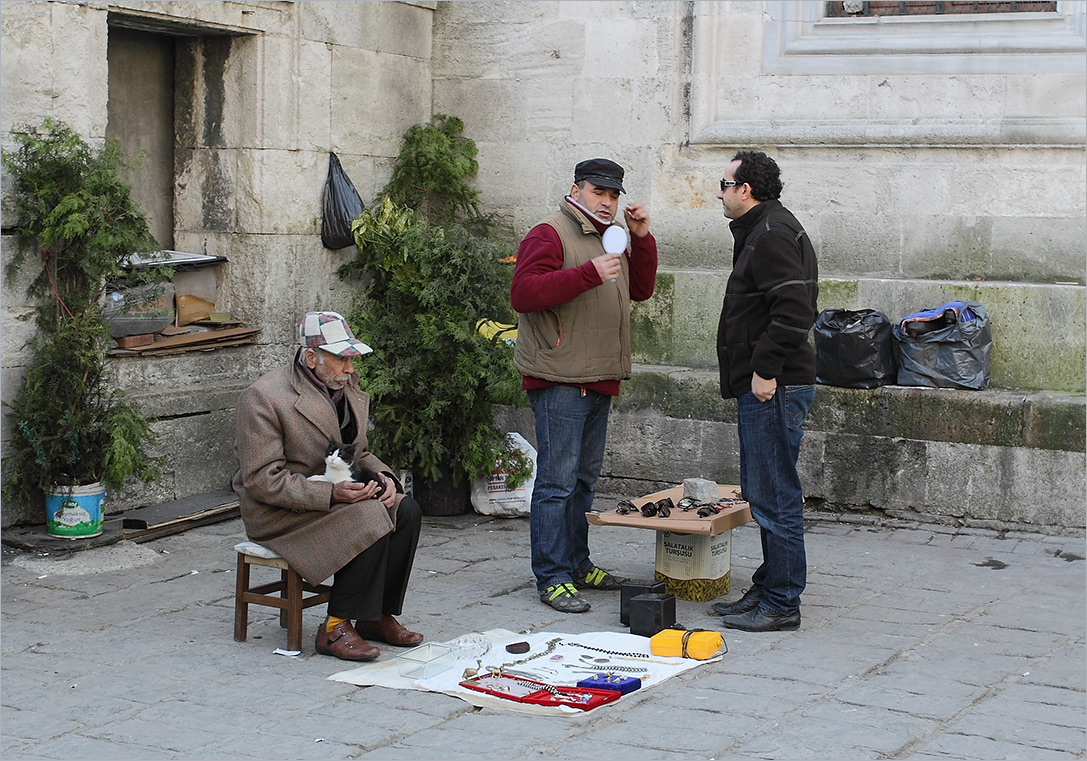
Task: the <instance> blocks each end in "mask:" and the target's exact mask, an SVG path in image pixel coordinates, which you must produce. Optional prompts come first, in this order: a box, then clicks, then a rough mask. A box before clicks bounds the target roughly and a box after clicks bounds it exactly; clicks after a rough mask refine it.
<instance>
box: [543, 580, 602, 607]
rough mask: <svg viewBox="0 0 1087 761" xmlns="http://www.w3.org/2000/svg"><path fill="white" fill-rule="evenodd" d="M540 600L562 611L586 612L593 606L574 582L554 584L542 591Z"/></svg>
mask: <svg viewBox="0 0 1087 761" xmlns="http://www.w3.org/2000/svg"><path fill="white" fill-rule="evenodd" d="M540 600H541V601H542V602H545V603H547V604H548V605H550V606H551V607H552V608H554V609H555V610H557V611H559V612H560V613H584V612H585V611H587V610H588V609H589V608H590V607H591V606H590V605H589V601H588V600H586V599H585V598H584V597H582V596H581V594H580V593H579V592H578V591H577V587H575V586H574V585H573V584H569V583H567V584H552V585H551V586H549V587H548V588H547V589H545V590H544V591H542V592H540Z"/></svg>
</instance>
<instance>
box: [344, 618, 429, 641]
mask: <svg viewBox="0 0 1087 761" xmlns="http://www.w3.org/2000/svg"><path fill="white" fill-rule="evenodd" d="M355 631H357V632H359V634H361V635H362V636H364V637H366V638H367V639H376V640H377V641H378V642H384V643H386V644H388V645H396V646H397V647H412V646H414V645H418V644H419V643H420V642H422V641H423V635H422V634H419V633H418V632H410V631H408V630H407V629H405V628H404V627H403V626H401V625H400V623H399V622H398V621H397V620H396V619H395V618H393V617H392V616H390V615H389V614H388V613H386V614H384V615H382V616H381V618H379V619H378V620H377V621H362V620H359V621H356V622H355Z"/></svg>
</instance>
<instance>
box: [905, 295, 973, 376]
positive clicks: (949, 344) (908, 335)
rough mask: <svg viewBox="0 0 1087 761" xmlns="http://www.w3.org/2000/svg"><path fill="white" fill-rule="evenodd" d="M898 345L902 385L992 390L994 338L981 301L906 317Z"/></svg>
mask: <svg viewBox="0 0 1087 761" xmlns="http://www.w3.org/2000/svg"><path fill="white" fill-rule="evenodd" d="M893 332H894V337H895V338H896V339H897V340H898V348H899V357H898V383H899V385H901V386H929V387H932V388H966V389H975V390H980V389H983V388H988V387H989V352H990V351H991V350H992V347H993V334H992V331H991V330H990V328H989V315H988V313H987V312H986V311H985V307H983V306H982V305H981V304H978V303H977V302H976V301H951V302H948V303H947V304H944V305H943V306H939V307H936V308H934V309H925V310H922V311H920V312H915V313H914V314H911V315H908V316H906V317H903V318H902V319H901V320H900V321H899V322H898V323H896V324H895V326H894V331H893Z"/></svg>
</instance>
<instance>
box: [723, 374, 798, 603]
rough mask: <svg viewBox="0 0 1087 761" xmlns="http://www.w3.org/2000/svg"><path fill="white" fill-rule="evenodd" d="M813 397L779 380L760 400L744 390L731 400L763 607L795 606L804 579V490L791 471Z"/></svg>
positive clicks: (755, 576)
mask: <svg viewBox="0 0 1087 761" xmlns="http://www.w3.org/2000/svg"><path fill="white" fill-rule="evenodd" d="M814 400H815V386H778V389H777V391H776V392H775V393H774V396H773V397H772V398H770V399H769V400H768V401H765V402H760V401H759V400H758V399H756V398H755V395H754V394H751V393H746V394H743V395H742V396H740V397H739V398H738V399H737V400H736V404H737V411H738V413H739V426H738V430H739V435H740V491H741V492H742V493H743V497H744V499H746V500H747V502H748V504H749V505H750V507H751V517H752V518H754V519H755V522H756V523H757V524H759V529H760V532H759V534H760V536H761V540H762V564H761V565H760V566H759V567H758V568H757V569H756V570H755V573H754V574H753V575H752V576H751V583H752V585H753V586H755V587H758V588H760V589H762V601H761V602H760V603H759V604H760V605H761V606H762V607H763V608H766V609H767V610H769V611H771V612H781V613H784V612H789V611H793V610H796V609H797V608H799V607H800V594H801V593H802V592H803V591H804V587H805V586H806V585H807V572H808V571H807V556H806V554H805V551H804V490H803V489H802V488H801V486H800V476H799V475H797V472H796V460H797V457H798V456H799V454H800V439H801V437H802V436H803V433H804V432H803V429H802V428H801V426H802V425H803V424H804V420H805V419H806V418H807V416H808V410H809V408H810V407H811V403H812V401H814Z"/></svg>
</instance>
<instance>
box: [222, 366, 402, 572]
mask: <svg viewBox="0 0 1087 761" xmlns="http://www.w3.org/2000/svg"><path fill="white" fill-rule="evenodd" d="M345 393H346V394H347V399H348V404H350V405H351V414H352V415H353V416H354V418H355V421H356V423H357V424H358V436H357V437H356V438H355V444H356V452H357V453H359V454H358V456H356V459H357V460H359V461H360V462H361V463H362V464H363V465H366V466H367V467H369V468H372V469H373V470H375V471H377V472H378V473H382V472H385V473H389V474H390V475H391V473H392V472H391V470H390V468H389V466H388V465H386V464H385V463H383V462H382V461H381V460H379V459H378V458H377V457H375V456H374V455H373V454H372V453H370V452H369V451H368V443H367V440H366V425H367V417H368V415H369V409H370V398H369V397H368V396H367V395H366V394H364V393H363V392H362V391H360V390H359V387H358V381H357V379H356V378H355V377H354V376H352V378H351V381H350V382H349V383H348V385H347V387H346V390H345ZM339 437H340V428H339V422H338V421H337V419H336V411H335V409H334V408H333V407H332V404H331V402H329V400H328V398H327V397H326V396H325V395H324V394H322V393H321V392H320V391H318V390H317V388H316V387H315V386H314V385H313V384H312V383H311V382H310V381H309V380H308V379H307V378H306V376H305V375H304V374H303V372H302V369H301V368H300V367H299V366H298V365H297V363H295V362H292V363H291V365H290V366H288V367H280V368H277V369H275V370H272V371H270V372H268V373H266V374H264V375H262V376H261V377H260V378H258V379H257V380H256V381H255V382H254V383H253V384H252V385H251V386H250V387H249V388H247V389H246V390H245V391H243V392H242V393H241V395H240V396H239V397H238V404H237V407H236V408H235V419H234V456H235V458H236V459H237V462H238V471H237V472H236V473H235V475H234V480H233V483H232V486H233V488H234V491H235V492H236V493H237V495H238V499H239V502H240V505H241V516H242V521H243V522H244V524H245V531H246V534H248V536H249V538H250V539H251V540H253V541H254V542H259V543H260V544H262V545H264V546H265V547H268V548H269V549H271V550H274V551H276V552H278V553H279V554H280V555H281V556H283V558H284V559H286V560H287V562H288V563H290V564H291V566H292V567H293V568H294V569H295V570H297V571H298V572H299V573H300V574H301V575H302V577H303V578H305V579H306V580H307V581H309V582H311V583H314V584H316V583H320V582H322V581H324V580H325V579H327V578H329V577H330V576H332V575H333V574H334V573H335V572H336V571H337V570H339V569H340V568H342V567H343V566H345V565H346V564H347V563H348V562H349V561H350V560H351V559H352V558H354V557H355V556H356V555H358V554H359V553H360V552H362V551H363V550H365V549H366V548H367V547H369V546H370V545H371V544H373V543H374V542H376V541H377V540H378V539H380V538H381V537H383V536H385V535H386V534H388V533H389V532H390V531H392V529H393V525H394V521H395V519H396V506H395V505H394V506H393V508H392V510H389V509H387V508H386V507H385V506H384V505H383V504H381V502H379V501H378V500H376V499H368V500H364V501H362V502H356V503H354V504H342V503H337V504H334V505H333V504H330V503H331V501H332V484H330V483H328V482H327V481H309V480H307V477H308V476H311V475H314V474H316V473H323V472H324V469H325V463H324V454H325V448H326V447H327V446H328V442H329V439H339ZM402 498H403V495H401V494H398V495H397V497H396V504H399V503H400V500H401V499H402Z"/></svg>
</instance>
